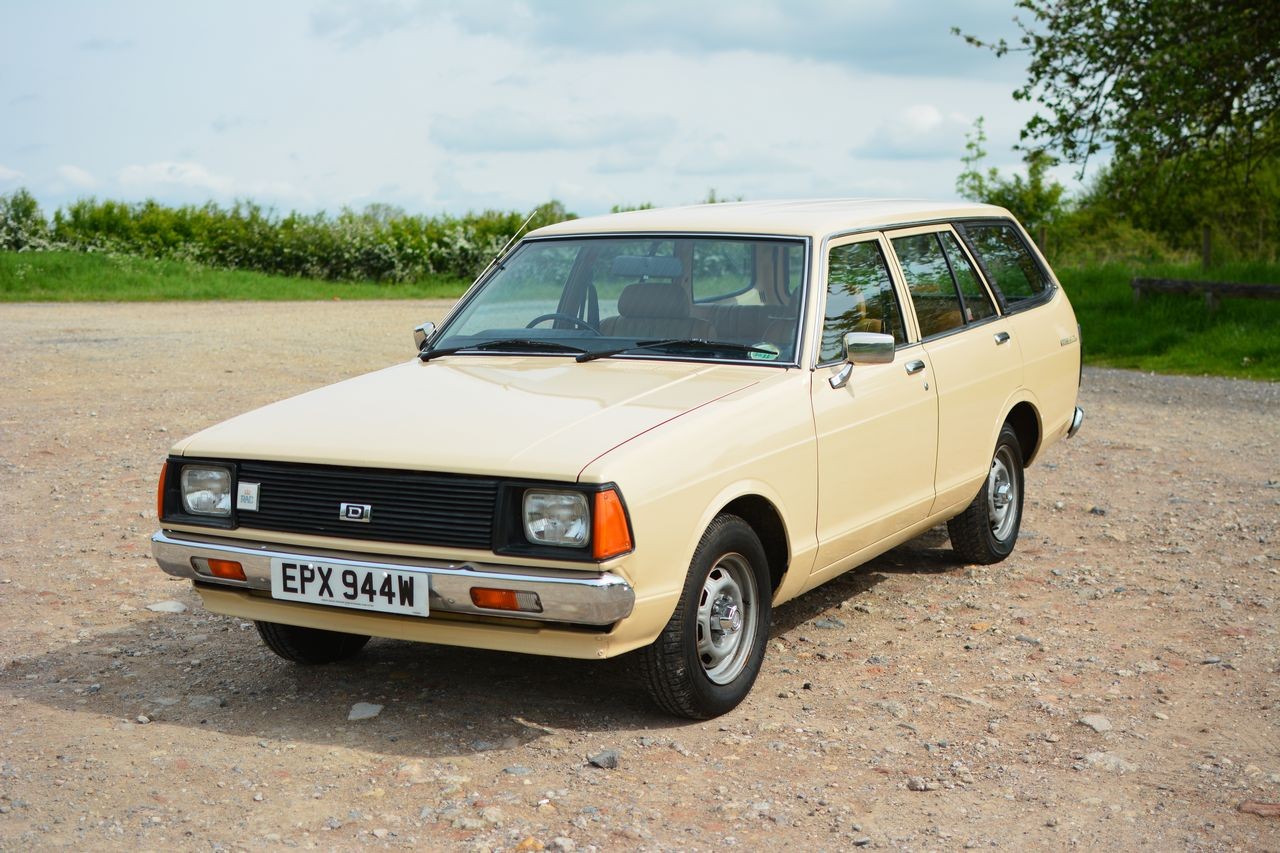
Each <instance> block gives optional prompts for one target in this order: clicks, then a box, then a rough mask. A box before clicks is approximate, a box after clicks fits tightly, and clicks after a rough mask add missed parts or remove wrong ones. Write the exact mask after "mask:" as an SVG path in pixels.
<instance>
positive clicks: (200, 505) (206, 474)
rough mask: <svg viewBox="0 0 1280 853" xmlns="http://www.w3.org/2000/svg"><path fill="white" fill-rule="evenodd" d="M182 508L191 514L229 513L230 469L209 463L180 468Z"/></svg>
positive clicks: (222, 515)
mask: <svg viewBox="0 0 1280 853" xmlns="http://www.w3.org/2000/svg"><path fill="white" fill-rule="evenodd" d="M181 485H182V508H183V510H184V511H186V512H188V513H190V514H191V515H213V516H219V517H222V518H225V517H227V516H229V515H231V496H232V489H231V470H230V469H229V468H220V467H217V466H209V465H184V466H183V468H182V479H181Z"/></svg>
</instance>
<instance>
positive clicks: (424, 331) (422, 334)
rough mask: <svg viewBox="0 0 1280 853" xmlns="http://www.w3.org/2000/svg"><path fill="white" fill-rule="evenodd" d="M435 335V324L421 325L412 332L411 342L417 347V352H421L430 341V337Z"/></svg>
mask: <svg viewBox="0 0 1280 853" xmlns="http://www.w3.org/2000/svg"><path fill="white" fill-rule="evenodd" d="M435 333H436V324H435V323H423V324H422V325H421V326H418V327H417V328H415V329H414V330H413V342H414V343H415V344H417V345H418V352H422V349H423V347H425V346H426V345H427V344H428V343H429V342H430V341H431V336H432V335H434V334H435Z"/></svg>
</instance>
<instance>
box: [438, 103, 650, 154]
mask: <svg viewBox="0 0 1280 853" xmlns="http://www.w3.org/2000/svg"><path fill="white" fill-rule="evenodd" d="M669 124H670V120H669V119H666V118H664V117H662V116H658V115H652V116H645V115H631V116H624V115H613V116H571V117H564V118H561V117H557V116H548V115H547V114H546V113H545V112H544V113H543V114H542V115H532V114H530V113H518V112H492V113H476V114H474V115H470V116H455V117H452V118H450V117H441V118H440V119H439V120H438V121H436V122H434V123H433V126H432V128H431V139H432V141H433V142H435V143H437V144H438V145H440V146H441V147H443V148H445V149H449V150H453V151H466V152H472V153H475V152H481V151H542V150H546V149H552V148H554V149H557V150H567V149H575V148H595V147H597V146H601V145H607V144H610V143H613V142H616V141H620V140H627V141H630V142H632V143H636V142H638V141H645V140H650V139H655V138H657V137H658V136H659V135H660V131H661V129H662V128H664V127H666V126H667V125H669Z"/></svg>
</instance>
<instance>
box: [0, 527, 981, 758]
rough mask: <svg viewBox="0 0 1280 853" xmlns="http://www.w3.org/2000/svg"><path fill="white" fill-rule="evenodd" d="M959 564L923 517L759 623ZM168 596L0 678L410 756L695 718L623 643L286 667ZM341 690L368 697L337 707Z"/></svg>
mask: <svg viewBox="0 0 1280 853" xmlns="http://www.w3.org/2000/svg"><path fill="white" fill-rule="evenodd" d="M942 542H943V544H945V532H944V533H943V538H942ZM960 565H961V564H960V563H959V562H958V561H957V559H956V557H955V556H954V555H953V554H952V553H951V552H950V551H949V550H947V549H945V548H944V547H943V548H940V547H939V542H938V541H937V536H936V535H935V534H934V532H933V531H931V532H930V533H929V534H926V535H925V536H924V537H922V538H920V539H917V540H915V541H913V542H911V543H908V544H907V545H904V546H901V547H899V548H897V549H895V550H893V551H890V552H889V553H887V554H885V555H883V556H881V557H879V558H877V559H876V560H874V561H872V562H870V563H868V564H866V565H865V566H863V567H861V568H860V569H859V570H857V571H854V572H850V573H847V574H845V575H843V576H841V577H839V578H836V579H835V580H833V581H831V582H830V583H828V584H825V585H824V586H822V587H819V588H818V589H816V590H814V591H812V592H809V593H807V594H806V595H803V596H801V597H800V598H799V599H796V600H793V601H791V602H788V603H787V604H785V605H783V606H781V607H779V608H778V609H777V611H776V612H775V614H774V616H775V618H774V625H773V629H772V631H771V635H772V636H773V637H775V638H779V637H781V638H784V639H785V638H786V636H787V635H788V634H789V633H791V632H793V631H797V630H803V626H804V625H805V623H806V622H809V621H810V620H812V619H816V618H819V617H820V616H821V615H822V614H824V613H825V612H827V611H829V610H831V609H832V608H837V609H839V608H840V605H841V604H842V603H845V602H854V603H855V604H856V602H857V600H858V598H859V597H861V596H863V595H864V594H865V593H866V592H867V591H868V590H871V589H873V588H874V587H875V586H876V584H878V583H879V582H880V581H882V580H883V579H884V577H885V576H886V575H887V574H889V573H894V572H924V573H938V572H946V571H953V570H955V569H957V568H959V567H960ZM184 600H185V601H187V603H188V604H189V605H190V607H191V609H190V610H189V611H188V612H185V613H181V614H165V615H155V616H152V615H151V614H147V618H143V619H140V620H139V621H138V622H137V623H135V624H133V625H131V626H130V627H128V628H126V629H123V630H117V631H112V632H106V633H101V634H96V635H94V636H93V637H92V639H91V640H86V641H83V642H80V643H77V644H72V645H68V646H64V647H62V648H61V649H58V650H56V651H52V652H49V653H47V654H44V655H41V656H37V657H34V658H25V659H20V660H17V661H14V662H13V663H11V664H10V665H9V666H7V667H6V668H5V669H4V670H2V671H0V690H2V691H3V692H5V693H8V694H9V695H11V696H16V697H21V698H24V699H27V700H29V701H32V702H36V703H40V704H43V705H47V706H49V707H53V708H57V709H60V710H63V711H70V712H74V713H82V714H91V715H95V716H97V717H99V718H107V719H108V720H109V721H114V722H113V723H109V724H112V725H114V726H116V727H118V728H121V729H129V728H131V727H136V726H141V725H152V726H156V725H163V726H176V727H181V728H186V729H190V730H191V731H192V732H193V733H194V732H201V731H216V732H220V733H222V734H226V735H233V736H240V737H246V738H255V739H258V740H263V741H267V742H276V743H275V744H274V745H276V746H278V745H279V743H288V742H299V741H300V742H308V743H316V744H323V745H333V746H344V747H352V748H358V749H363V750H369V751H373V752H378V753H383V754H386V755H388V756H397V757H412V758H449V757H457V756H464V755H474V754H476V753H482V752H488V751H495V750H506V749H511V748H514V747H518V746H521V745H524V744H526V743H530V742H536V741H539V740H541V739H544V738H558V739H561V740H563V739H568V740H569V741H574V740H577V739H580V738H581V737H582V736H586V735H591V734H594V733H608V732H611V731H617V730H629V731H634V730H642V731H649V732H652V733H653V734H654V735H655V736H661V734H662V733H664V732H665V733H668V734H669V733H672V732H677V731H678V730H679V729H680V728H682V727H684V726H688V725H697V724H696V723H691V722H690V721H686V720H677V719H673V718H671V717H669V716H667V715H665V714H663V713H662V712H660V711H658V710H657V709H656V708H655V707H654V706H653V705H651V704H650V702H649V700H648V698H647V696H646V695H645V691H644V689H643V687H642V685H641V684H640V681H639V679H638V677H637V674H636V672H635V669H634V661H633V660H632V659H631V656H624V657H622V658H617V659H613V660H607V661H581V660H570V659H561V658H549V657H539V656H535V655H521V654H508V653H500V652H488V651H481V650H476V649H464V648H452V647H447V646H433V645H425V644H419V643H409V642H400V641H393V640H380V639H375V640H373V641H371V642H370V643H369V645H368V646H367V647H366V649H365V650H364V651H363V652H362V653H361V654H359V655H358V656H357V657H355V658H353V659H352V660H350V661H346V662H343V663H339V664H331V665H328V666H323V667H301V666H296V665H293V664H290V663H286V662H285V661H282V660H279V659H278V658H276V657H275V656H274V655H272V654H271V653H270V652H268V651H267V650H266V649H265V648H264V647H263V646H262V645H261V643H260V642H259V640H258V636H257V632H256V631H255V630H254V629H253V628H252V626H251V625H250V624H249V623H246V622H242V621H240V620H238V619H232V618H227V617H222V616H217V615H215V614H211V613H208V612H207V611H205V610H203V608H201V607H200V606H199V602H198V598H197V597H196V596H195V594H194V593H193V592H191V591H189V590H188V591H186V592H185V597H184ZM356 703H371V704H374V705H380V706H382V709H381V711H380V712H379V713H378V714H377V715H376V716H375V717H373V718H371V719H365V720H357V721H352V720H348V713H349V711H350V710H351V708H352V706H353V705H355V704H356Z"/></svg>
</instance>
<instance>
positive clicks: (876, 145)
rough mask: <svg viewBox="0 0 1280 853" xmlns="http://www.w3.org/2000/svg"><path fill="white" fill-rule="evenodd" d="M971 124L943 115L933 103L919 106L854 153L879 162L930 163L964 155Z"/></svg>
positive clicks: (886, 124) (954, 115)
mask: <svg viewBox="0 0 1280 853" xmlns="http://www.w3.org/2000/svg"><path fill="white" fill-rule="evenodd" d="M970 127H971V123H970V121H969V119H968V117H966V116H964V115H961V114H960V113H956V112H950V113H943V112H942V110H940V109H938V108H937V107H935V106H933V105H932V104H915V105H913V106H910V107H907V108H906V109H904V110H902V111H901V112H899V113H898V114H897V115H893V116H890V117H889V118H888V119H886V120H885V121H884V122H882V123H881V124H880V125H879V126H878V127H876V129H875V130H873V131H872V132H871V135H870V136H868V137H867V139H866V140H865V141H864V142H862V143H861V144H859V145H856V146H854V148H853V153H854V154H857V155H859V156H862V157H867V158H873V159H879V160H928V159H934V158H939V157H954V158H956V159H957V160H958V159H959V158H960V155H961V154H962V153H963V152H964V137H965V133H967V132H968V131H969V129H970Z"/></svg>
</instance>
